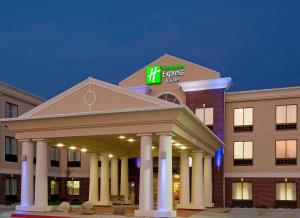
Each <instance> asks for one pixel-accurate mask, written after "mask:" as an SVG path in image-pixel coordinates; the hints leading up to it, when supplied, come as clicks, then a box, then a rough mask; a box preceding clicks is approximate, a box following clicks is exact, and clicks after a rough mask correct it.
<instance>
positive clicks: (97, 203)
mask: <svg viewBox="0 0 300 218" xmlns="http://www.w3.org/2000/svg"><path fill="white" fill-rule="evenodd" d="M90 202H92V204H93V205H94V206H100V205H101V204H100V201H90Z"/></svg>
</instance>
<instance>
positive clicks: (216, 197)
mask: <svg viewBox="0 0 300 218" xmlns="http://www.w3.org/2000/svg"><path fill="white" fill-rule="evenodd" d="M203 104H205V107H207V108H208V107H213V108H214V125H213V132H214V133H215V134H216V135H217V136H218V137H219V138H220V139H221V140H223V139H224V111H225V108H224V105H225V104H224V89H213V90H204V91H195V92H187V93H186V105H187V106H188V107H189V108H190V109H191V110H192V111H193V112H195V109H196V108H203ZM221 161H222V162H223V160H221ZM213 163H214V166H213V172H212V174H213V175H212V176H213V202H214V204H215V206H216V207H223V206H224V200H223V187H224V185H223V183H224V179H223V178H224V177H223V175H224V172H223V165H222V164H221V167H219V168H217V166H216V161H213Z"/></svg>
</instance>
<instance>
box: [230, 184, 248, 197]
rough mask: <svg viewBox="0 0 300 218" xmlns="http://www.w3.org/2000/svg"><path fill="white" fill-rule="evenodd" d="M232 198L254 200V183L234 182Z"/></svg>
mask: <svg viewBox="0 0 300 218" xmlns="http://www.w3.org/2000/svg"><path fill="white" fill-rule="evenodd" d="M232 200H252V183H251V182H234V183H232Z"/></svg>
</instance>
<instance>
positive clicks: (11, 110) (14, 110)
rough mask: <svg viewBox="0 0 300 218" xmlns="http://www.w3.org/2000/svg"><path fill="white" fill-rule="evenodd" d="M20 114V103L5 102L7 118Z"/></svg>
mask: <svg viewBox="0 0 300 218" xmlns="http://www.w3.org/2000/svg"><path fill="white" fill-rule="evenodd" d="M17 116H18V105H15V104H13V103H10V102H5V118H13V117H17Z"/></svg>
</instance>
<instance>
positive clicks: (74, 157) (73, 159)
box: [68, 150, 81, 167]
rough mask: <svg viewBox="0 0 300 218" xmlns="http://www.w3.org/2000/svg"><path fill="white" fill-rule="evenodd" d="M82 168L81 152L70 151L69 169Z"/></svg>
mask: <svg viewBox="0 0 300 218" xmlns="http://www.w3.org/2000/svg"><path fill="white" fill-rule="evenodd" d="M80 166H81V162H80V151H74V150H68V167H80Z"/></svg>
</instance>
